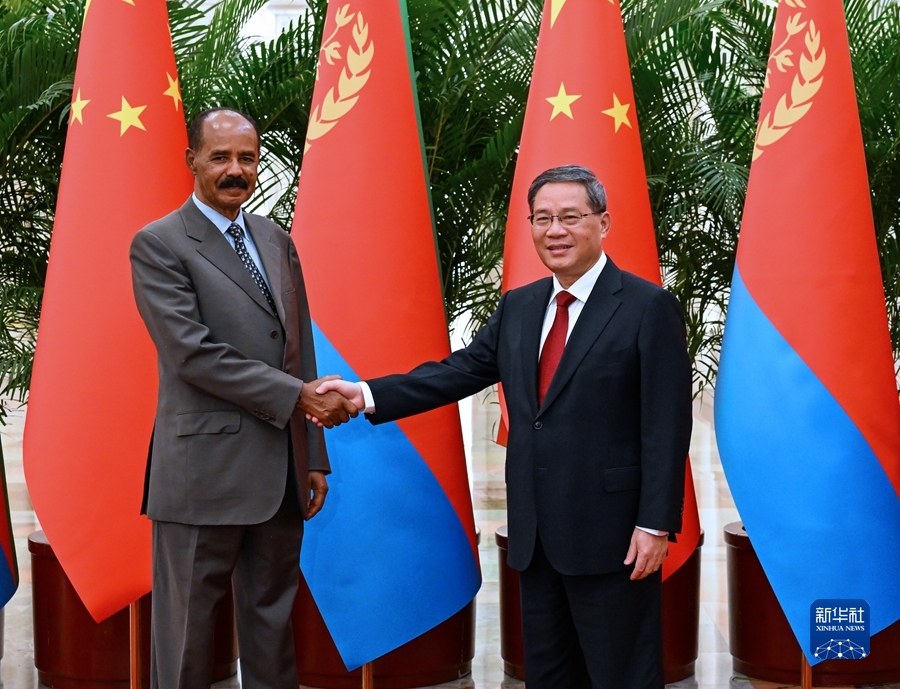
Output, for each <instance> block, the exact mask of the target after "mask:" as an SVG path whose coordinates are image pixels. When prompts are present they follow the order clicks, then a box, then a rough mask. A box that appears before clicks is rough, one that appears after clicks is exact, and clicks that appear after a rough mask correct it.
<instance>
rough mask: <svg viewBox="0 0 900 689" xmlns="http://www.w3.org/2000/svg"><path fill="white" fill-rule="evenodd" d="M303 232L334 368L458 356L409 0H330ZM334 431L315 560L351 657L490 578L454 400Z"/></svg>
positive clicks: (390, 367)
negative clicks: (439, 249)
mask: <svg viewBox="0 0 900 689" xmlns="http://www.w3.org/2000/svg"><path fill="white" fill-rule="evenodd" d="M292 236H293V238H294V241H295V242H296V245H297V249H298V252H299V255H300V261H301V264H302V266H303V271H304V276H305V279H306V286H307V291H308V297H309V304H310V312H311V315H312V320H313V329H314V333H315V344H316V357H317V361H318V366H319V373H320V374H332V373H337V374H340V375H342V376H343V377H344V378H347V379H351V380H360V379H366V378H372V377H375V376H379V375H384V374H387V373H395V372H398V371H407V370H409V369H410V368H412V367H413V366H416V365H417V364H419V363H421V362H423V361H426V360H429V359H440V358H443V357H444V356H446V355H447V354H449V352H450V347H449V339H448V335H447V324H446V320H445V317H444V308H443V300H442V295H441V284H440V274H439V269H438V263H437V253H436V248H435V240H434V229H433V225H432V219H431V208H430V202H429V191H428V180H427V177H426V173H425V168H424V161H423V156H422V142H421V134H420V125H419V121H418V115H417V111H416V94H415V87H414V82H413V76H412V70H411V63H410V56H409V46H408V38H407V31H406V17H405V6H404V5H403V3H402V2H397V0H387V1H386V0H351V1H350V2H348V3H342V2H337V3H331V4H330V5H329V9H328V16H327V21H326V25H325V32H324V35H323V42H322V49H321V52H320V55H319V69H318V74H317V82H316V88H315V91H314V94H313V100H312V107H311V111H310V123H309V130H308V133H307V143H306V154H305V156H304V159H303V168H302V171H301V176H300V186H299V190H298V195H297V210H296V213H295V215H294V226H293V231H292ZM326 442H327V444H328V453H329V457H330V459H331V465H332V470H333V474H332V475H331V476H330V477H329V485H330V487H331V488H330V492H329V495H328V500H327V502H326V503H325V507H324V508H323V510H322V512H321V514H319V515H318V516H316V518H315V519H313V520H312V521H310V522H309V524H308V525H307V528H306V533H305V536H304V542H303V554H302V556H301V564H302V569H303V574H304V576H305V577H306V579H307V582H308V583H309V587H310V590H311V591H312V594H313V597H314V598H315V601H316V604H317V605H318V607H319V610H320V611H321V613H322V617H323V618H324V620H325V623H326V625H327V626H328V629H329V632H330V633H331V635H332V637H333V639H334V641H335V644H336V645H337V648H338V650H339V651H340V653H341V656H342V658H343V659H344V662H345V663H346V665H347V667H348V668H351V669H352V668H355V667H358V666H360V665H362V664H364V663H366V662H369V661H371V660H374V659H375V658H378V657H379V656H381V655H384V654H385V653H387V652H388V651H391V650H393V649H394V648H397V647H398V646H400V645H402V644H404V643H406V642H407V641H409V640H411V639H413V638H415V637H417V636H419V635H420V634H422V633H423V632H425V631H427V630H429V629H430V628H432V627H434V626H435V625H437V624H439V623H440V622H442V621H444V620H445V619H447V618H448V617H450V616H451V615H453V614H454V613H456V612H457V611H458V610H460V609H461V608H463V607H464V606H465V605H467V604H468V603H469V601H471V600H472V598H473V597H474V595H475V593H476V592H477V590H478V587H479V585H480V583H481V576H480V570H479V565H478V553H477V549H476V544H475V527H474V520H473V515H472V504H471V498H470V495H469V487H468V480H467V476H466V465H465V459H464V454H463V445H462V434H461V431H460V422H459V413H458V411H457V408H456V406H455V405H452V406H448V407H443V408H441V409H437V410H435V411H432V412H429V413H427V414H422V415H420V416H415V417H411V418H409V419H405V420H402V421H399V422H397V423H388V424H383V425H380V426H377V427H375V426H371V425H370V424H368V423H366V422H364V421H361V420H360V421H355V422H352V423H350V424H346V425H344V426H341V427H339V428H336V429H334V430H331V431H329V432H328V433H327V434H326Z"/></svg>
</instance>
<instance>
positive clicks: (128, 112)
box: [107, 96, 147, 136]
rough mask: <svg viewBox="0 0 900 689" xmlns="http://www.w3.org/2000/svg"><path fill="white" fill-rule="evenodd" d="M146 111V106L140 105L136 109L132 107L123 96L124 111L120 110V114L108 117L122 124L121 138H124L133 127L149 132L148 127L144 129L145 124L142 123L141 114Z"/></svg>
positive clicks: (114, 113)
mask: <svg viewBox="0 0 900 689" xmlns="http://www.w3.org/2000/svg"><path fill="white" fill-rule="evenodd" d="M146 109H147V106H146V105H139V106H137V107H135V108H133V107H131V105H129V103H128V101H127V100H125V96H122V109H121V110H119V112H113V113H110V114H109V115H107V117H111V118H113V119H114V120H119V122H121V123H122V126H121V128H120V130H119V136H123V135H124V134H125V132H127V131H128V130H129V129H130V128H131V127H137V128H138V129H142V130H143V131H147V129H146V127H144V123H143V122H141V113H142V112H144V110H146Z"/></svg>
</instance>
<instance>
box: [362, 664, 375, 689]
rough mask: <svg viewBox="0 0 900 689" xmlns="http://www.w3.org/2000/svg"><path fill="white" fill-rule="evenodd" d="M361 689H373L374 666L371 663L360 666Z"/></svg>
mask: <svg viewBox="0 0 900 689" xmlns="http://www.w3.org/2000/svg"><path fill="white" fill-rule="evenodd" d="M362 689H375V666H374V665H373V664H372V663H366V664H365V665H363V666H362Z"/></svg>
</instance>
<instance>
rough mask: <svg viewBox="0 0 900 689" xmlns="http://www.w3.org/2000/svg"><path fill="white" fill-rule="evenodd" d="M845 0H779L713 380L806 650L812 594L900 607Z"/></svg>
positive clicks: (885, 344)
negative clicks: (716, 372)
mask: <svg viewBox="0 0 900 689" xmlns="http://www.w3.org/2000/svg"><path fill="white" fill-rule="evenodd" d="M893 364H894V362H893V358H892V352H891V342H890V337H889V335H888V328H887V318H886V311H885V301H884V291H883V287H882V282H881V273H880V269H879V261H878V252H877V248H876V242H875V231H874V224H873V220H872V209H871V204H870V197H869V187H868V179H867V176H866V161H865V157H864V154H863V141H862V135H861V132H860V126H859V114H858V110H857V105H856V92H855V90H854V85H853V73H852V70H851V65H850V52H849V48H848V42H847V30H846V26H845V23H844V14H843V7H842V5H841V1H840V0H816V2H801V1H800V0H784V1H783V2H782V3H781V4H780V5H779V7H778V12H777V16H776V26H775V33H774V37H773V41H772V53H771V57H770V59H769V69H768V78H767V85H766V89H765V92H764V94H763V98H762V107H761V112H760V123H759V128H758V133H757V138H756V149H755V151H754V161H753V165H752V167H751V171H750V183H749V188H748V191H747V202H746V206H745V210H744V220H743V224H742V229H741V236H740V244H739V247H738V254H737V265H736V267H735V271H734V280H733V283H732V293H731V303H730V306H729V309H728V317H727V321H726V325H725V338H724V343H723V346H722V357H721V365H720V368H719V377H718V382H717V385H716V403H715V416H716V433H717V437H718V443H719V451H720V453H721V455H722V463H723V465H724V467H725V473H726V476H727V477H728V483H729V485H730V487H731V492H732V494H733V495H734V499H735V502H736V504H737V508H738V511H739V512H740V515H741V518H742V519H743V521H744V525H745V526H746V529H747V533H748V535H749V536H750V540H751V542H752V543H753V547H754V548H755V550H756V552H757V553H758V555H759V559H760V561H761V563H762V566H763V569H764V570H765V572H766V575H767V576H768V578H769V581H770V583H771V584H772V587H773V589H774V590H775V594H776V596H777V597H778V600H779V602H780V603H781V606H782V608H783V609H784V612H785V614H786V615H787V618H788V621H789V622H790V624H791V627H792V628H793V630H794V634H795V635H796V636H797V639H798V640H799V642H800V647H801V648H802V649H803V651H804V652H805V653H806V654H807V657H808V658H809V662H810V663H811V664H815V663H817V662H819V659H817V658H816V657H815V655H814V654H813V653H812V652H811V649H810V648H809V629H810V625H809V610H810V605H811V604H812V603H813V601H815V600H816V599H819V598H862V599H865V600H866V601H868V603H869V605H870V607H871V614H872V619H871V621H870V623H871V629H872V631H873V632H877V631H880V630H882V629H884V628H885V627H887V626H888V625H890V624H892V623H893V622H895V621H896V620H897V619H898V618H900V587H898V586H897V572H898V571H900V497H898V489H900V404H898V397H897V384H896V379H895V375H894V365H893Z"/></svg>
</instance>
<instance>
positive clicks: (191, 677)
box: [150, 482, 303, 689]
mask: <svg viewBox="0 0 900 689" xmlns="http://www.w3.org/2000/svg"><path fill="white" fill-rule="evenodd" d="M289 485H290V482H289ZM294 485H296V484H294ZM302 536H303V519H302V517H301V515H300V507H299V503H298V500H297V492H296V490H295V489H289V490H287V491H285V498H284V500H283V501H282V504H281V507H279V509H278V512H276V513H275V515H274V516H273V517H272V518H271V519H269V520H268V521H266V522H263V523H262V524H254V525H248V526H195V525H190V524H176V523H172V522H160V521H155V522H153V616H152V625H151V637H150V640H151V643H150V684H151V687H152V688H153V689H207V688H208V687H209V686H210V684H211V682H212V668H213V628H214V626H215V619H216V614H217V611H218V607H219V603H220V601H221V600H222V598H223V597H224V596H225V593H226V591H227V590H228V582H229V581H232V582H233V584H234V603H235V617H236V621H237V633H238V645H239V647H240V657H241V686H242V687H243V688H244V689H257V688H260V689H262V688H265V689H297V685H298V684H299V682H298V679H297V665H296V659H295V651H294V633H293V627H292V625H291V611H292V609H293V606H294V598H296V596H297V587H298V584H299V569H298V568H299V559H300V541H301V538H302Z"/></svg>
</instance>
